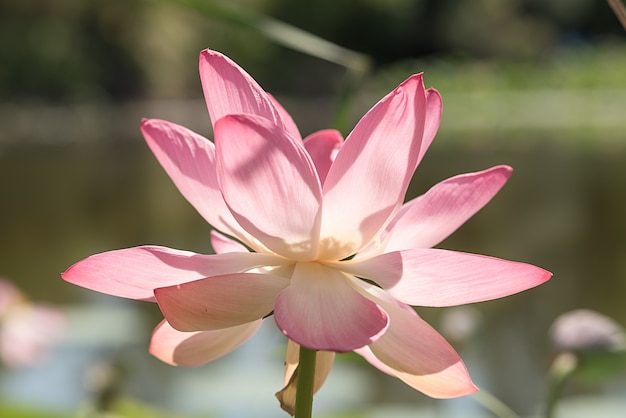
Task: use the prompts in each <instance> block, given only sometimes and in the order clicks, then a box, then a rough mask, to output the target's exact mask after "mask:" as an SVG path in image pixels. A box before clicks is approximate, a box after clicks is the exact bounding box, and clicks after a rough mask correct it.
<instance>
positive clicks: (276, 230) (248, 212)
mask: <svg viewBox="0 0 626 418" xmlns="http://www.w3.org/2000/svg"><path fill="white" fill-rule="evenodd" d="M215 143H216V147H217V163H218V176H219V180H220V186H221V189H222V194H223V196H224V200H225V201H226V202H227V204H228V206H229V208H230V210H231V212H232V213H233V215H234V216H235V218H236V219H237V221H238V222H239V224H240V225H241V226H242V227H243V228H245V229H246V231H248V232H249V233H250V234H251V235H253V236H254V237H255V238H256V239H258V240H259V241H260V242H261V243H262V244H264V245H265V246H267V247H268V248H269V249H270V250H272V251H274V252H276V253H278V254H281V255H283V256H286V257H288V258H291V259H296V260H311V259H313V258H314V257H315V254H316V250H317V241H318V237H319V227H320V212H321V202H322V195H321V188H320V184H319V179H318V178H317V173H316V172H315V167H314V166H313V163H312V162H311V160H310V158H309V156H308V154H307V153H306V151H305V150H304V147H303V146H302V144H301V143H300V142H299V141H297V140H295V139H293V138H291V137H290V136H289V135H288V134H287V133H286V132H285V131H283V130H282V129H279V128H277V127H276V126H275V125H273V124H272V123H270V122H269V121H267V120H265V119H261V118H258V117H252V116H246V115H230V116H226V117H224V118H222V119H220V120H219V121H218V122H217V124H216V125H215Z"/></svg>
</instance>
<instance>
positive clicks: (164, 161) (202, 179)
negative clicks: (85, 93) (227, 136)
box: [141, 119, 247, 239]
mask: <svg viewBox="0 0 626 418" xmlns="http://www.w3.org/2000/svg"><path fill="white" fill-rule="evenodd" d="M141 132H142V133H143V136H144V138H145V140H146V142H147V143H148V146H149V147H150V149H151V150H152V152H153V153H154V155H155V157H156V158H157V160H158V161H159V163H160V164H161V166H162V167H163V168H164V169H165V171H166V172H167V174H168V175H169V176H170V178H171V179H172V181H173V182H174V184H175V185H176V187H177V188H178V190H179V191H180V192H181V194H182V195H183V196H184V197H185V199H187V201H189V203H191V204H192V206H193V207H194V208H195V209H196V210H197V211H198V213H199V214H200V215H202V217H203V218H204V219H206V221H207V222H208V223H210V224H211V225H213V227H215V228H217V229H219V230H221V231H224V232H226V233H228V234H229V235H233V236H236V237H238V238H240V239H246V238H247V234H246V232H245V231H243V230H242V229H241V227H240V226H239V225H238V224H237V222H236V221H235V219H234V218H233V217H232V215H231V214H230V211H229V210H228V208H227V207H226V204H225V203H224V199H223V198H222V194H221V192H220V190H219V186H218V182H217V173H216V171H215V147H214V145H213V143H212V142H211V141H209V140H208V139H206V138H204V137H202V136H200V135H198V134H196V133H195V132H192V131H190V130H189V129H187V128H185V127H182V126H179V125H176V124H174V123H171V122H166V121H163V120H156V119H144V120H143V121H142V122H141Z"/></svg>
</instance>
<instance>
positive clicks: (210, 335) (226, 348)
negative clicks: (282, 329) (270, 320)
mask: <svg viewBox="0 0 626 418" xmlns="http://www.w3.org/2000/svg"><path fill="white" fill-rule="evenodd" d="M262 322H263V320H262V319H258V320H256V321H253V322H248V323H245V324H241V325H238V326H235V327H230V328H224V329H219V330H213V331H198V332H181V331H177V330H176V329H174V328H172V326H171V325H170V324H169V323H168V322H167V321H165V320H164V321H162V322H161V323H160V324H159V325H157V327H156V328H155V329H154V332H153V333H152V340H151V341H150V353H151V354H152V355H153V356H155V357H156V358H158V359H159V360H161V361H163V362H165V363H168V364H171V365H172V366H185V367H195V366H200V365H202V364H204V363H208V362H210V361H213V360H215V359H218V358H220V357H222V356H223V355H225V354H228V353H229V352H231V351H232V350H234V349H235V348H237V347H238V346H239V345H241V344H242V343H244V342H245V341H247V340H248V339H249V338H250V337H251V336H252V335H253V334H254V333H255V332H256V331H257V330H258V329H259V327H260V326H261V323H262Z"/></svg>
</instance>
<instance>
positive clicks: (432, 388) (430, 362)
mask: <svg viewBox="0 0 626 418" xmlns="http://www.w3.org/2000/svg"><path fill="white" fill-rule="evenodd" d="M362 287H363V290H364V291H365V292H367V294H369V295H370V297H371V298H372V300H374V301H375V302H376V303H378V304H380V305H381V306H382V307H383V308H384V309H385V311H386V312H387V313H388V314H389V322H390V325H389V328H388V329H387V331H386V332H385V334H384V335H383V336H382V337H381V338H380V339H379V340H377V341H376V342H374V343H372V344H370V345H369V347H364V348H361V349H358V350H355V351H356V352H357V353H358V354H360V355H362V356H363V357H364V358H365V359H366V360H367V361H368V362H370V363H371V364H372V365H373V366H374V367H377V368H378V369H380V370H381V371H383V372H384V373H387V374H390V375H392V376H396V377H398V378H399V379H401V380H402V381H403V382H405V383H406V384H408V385H409V386H411V387H412V388H414V389H417V390H419V391H420V392H423V393H425V394H426V395H429V396H431V397H434V398H453V397H458V396H463V395H468V394H470V393H473V392H475V391H476V390H477V389H476V387H475V386H474V384H473V383H472V380H471V378H470V376H469V374H468V373H467V369H466V368H465V365H464V364H463V361H462V360H461V358H460V357H459V355H458V354H457V353H456V351H455V350H454V348H452V346H450V344H449V343H448V342H447V341H446V340H445V339H444V338H443V337H442V336H441V335H440V334H439V333H438V332H437V331H435V330H434V329H433V328H432V327H431V326H430V325H428V324H427V323H426V322H425V321H424V320H422V319H421V318H420V317H419V316H418V315H417V314H416V313H415V311H414V310H413V309H411V308H410V307H408V306H406V305H402V304H400V303H398V302H397V301H394V300H393V299H391V298H389V296H387V295H385V294H384V291H383V290H381V289H379V288H377V287H374V286H370V285H368V284H365V283H363V286H362Z"/></svg>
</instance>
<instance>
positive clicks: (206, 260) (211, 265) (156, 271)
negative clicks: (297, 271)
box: [61, 246, 284, 301]
mask: <svg viewBox="0 0 626 418" xmlns="http://www.w3.org/2000/svg"><path fill="white" fill-rule="evenodd" d="M281 264H284V260H282V259H280V258H279V257H276V256H272V255H267V254H258V253H229V254H220V255H204V254H195V253H192V252H188V251H181V250H173V249H171V248H165V247H157V246H144V247H135V248H126V249H123V250H114V251H108V252H105V253H100V254H96V255H92V256H91V257H88V258H86V259H84V260H82V261H79V262H78V263H76V264H74V265H73V266H71V267H70V268H69V269H68V270H67V271H66V272H65V273H63V274H62V275H61V276H62V277H63V279H64V280H66V281H68V282H70V283H73V284H76V285H78V286H82V287H85V288H87V289H91V290H95V291H97V292H102V293H106V294H109V295H113V296H119V297H123V298H129V299H141V300H148V301H154V294H153V291H154V289H155V288H157V287H164V286H171V285H175V284H179V283H184V282H188V281H191V280H197V279H201V278H204V277H209V276H214V275H218V274H226V273H234V272H241V271H246V270H250V269H253V268H256V267H260V266H266V265H268V266H271V265H281Z"/></svg>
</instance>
